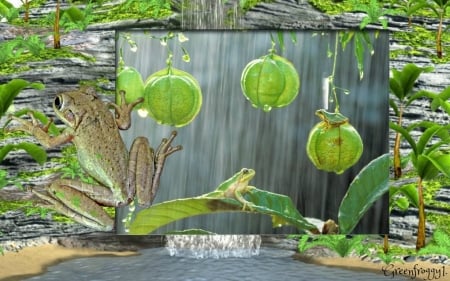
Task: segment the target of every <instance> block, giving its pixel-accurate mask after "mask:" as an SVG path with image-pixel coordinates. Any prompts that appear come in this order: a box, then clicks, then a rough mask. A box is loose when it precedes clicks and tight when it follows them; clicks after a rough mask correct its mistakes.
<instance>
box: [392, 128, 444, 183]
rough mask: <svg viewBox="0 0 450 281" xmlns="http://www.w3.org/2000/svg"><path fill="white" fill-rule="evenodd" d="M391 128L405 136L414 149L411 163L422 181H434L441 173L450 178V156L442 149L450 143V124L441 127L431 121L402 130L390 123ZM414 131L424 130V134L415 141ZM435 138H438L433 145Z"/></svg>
mask: <svg viewBox="0 0 450 281" xmlns="http://www.w3.org/2000/svg"><path fill="white" fill-rule="evenodd" d="M389 126H390V128H391V129H393V130H395V131H397V132H399V133H400V134H402V135H403V137H404V138H405V139H406V141H407V142H408V143H409V144H410V146H411V148H412V152H411V161H412V163H413V165H414V167H415V169H416V171H417V173H418V175H419V176H420V177H421V178H422V179H425V180H426V179H432V178H433V177H435V176H437V174H438V173H439V172H441V173H443V174H444V175H446V176H447V177H450V154H447V153H445V152H443V151H441V150H439V149H440V147H441V146H442V145H445V144H448V143H449V142H450V133H449V129H450V124H447V125H439V124H436V123H434V122H430V121H422V122H419V123H414V124H411V125H409V126H408V127H407V128H402V127H400V126H398V125H397V124H395V123H393V122H390V124H389ZM413 129H422V130H423V133H422V134H421V136H420V137H419V138H418V140H417V141H416V140H414V139H413V137H412V135H411V134H410V132H411V131H412V130H413ZM434 138H438V139H437V140H435V142H433V143H431V142H432V141H433V140H434Z"/></svg>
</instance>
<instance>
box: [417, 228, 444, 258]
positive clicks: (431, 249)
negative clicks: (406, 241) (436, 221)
mask: <svg viewBox="0 0 450 281" xmlns="http://www.w3.org/2000/svg"><path fill="white" fill-rule="evenodd" d="M419 254H420V255H426V254H434V255H446V256H450V234H449V233H447V232H445V231H443V230H440V229H436V230H435V231H434V232H433V239H432V241H431V243H430V244H428V245H427V246H426V247H425V248H422V249H420V251H419Z"/></svg>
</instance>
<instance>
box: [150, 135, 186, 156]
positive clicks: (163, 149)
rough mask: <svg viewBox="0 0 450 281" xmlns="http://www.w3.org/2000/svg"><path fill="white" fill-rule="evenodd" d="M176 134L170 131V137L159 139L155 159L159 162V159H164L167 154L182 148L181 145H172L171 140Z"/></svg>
mask: <svg viewBox="0 0 450 281" xmlns="http://www.w3.org/2000/svg"><path fill="white" fill-rule="evenodd" d="M176 136H177V132H176V131H172V133H171V134H170V137H169V138H168V139H166V138H163V139H162V140H161V144H160V145H159V146H158V149H157V150H156V161H157V162H159V161H161V160H162V161H163V162H164V160H165V158H167V156H169V155H170V154H172V153H174V152H175V151H178V150H182V149H183V147H182V146H181V145H177V146H175V147H173V146H172V142H173V140H174V139H175V137H176ZM160 159H161V160H160Z"/></svg>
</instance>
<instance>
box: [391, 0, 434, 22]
mask: <svg viewBox="0 0 450 281" xmlns="http://www.w3.org/2000/svg"><path fill="white" fill-rule="evenodd" d="M396 4H398V6H396V9H398V10H400V11H401V12H402V13H404V14H405V15H406V16H407V17H408V26H411V24H412V17H413V15H414V14H415V13H417V11H419V10H421V9H423V8H425V7H426V6H427V5H428V3H427V1H426V0H398V1H397V3H396Z"/></svg>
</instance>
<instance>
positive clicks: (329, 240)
mask: <svg viewBox="0 0 450 281" xmlns="http://www.w3.org/2000/svg"><path fill="white" fill-rule="evenodd" d="M311 238H312V241H309V240H310V237H309V236H308V235H302V236H301V237H300V239H299V242H298V250H299V252H304V251H306V250H308V249H310V248H313V247H316V246H323V247H326V248H328V249H330V250H333V251H334V252H336V253H337V254H338V255H339V256H340V257H346V256H348V255H349V254H351V253H352V251H354V252H356V253H357V254H358V255H361V254H364V253H366V252H367V251H368V245H369V244H367V243H363V240H364V239H365V237H364V235H355V236H353V237H351V238H347V236H346V235H338V234H336V235H317V236H313V237H311Z"/></svg>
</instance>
